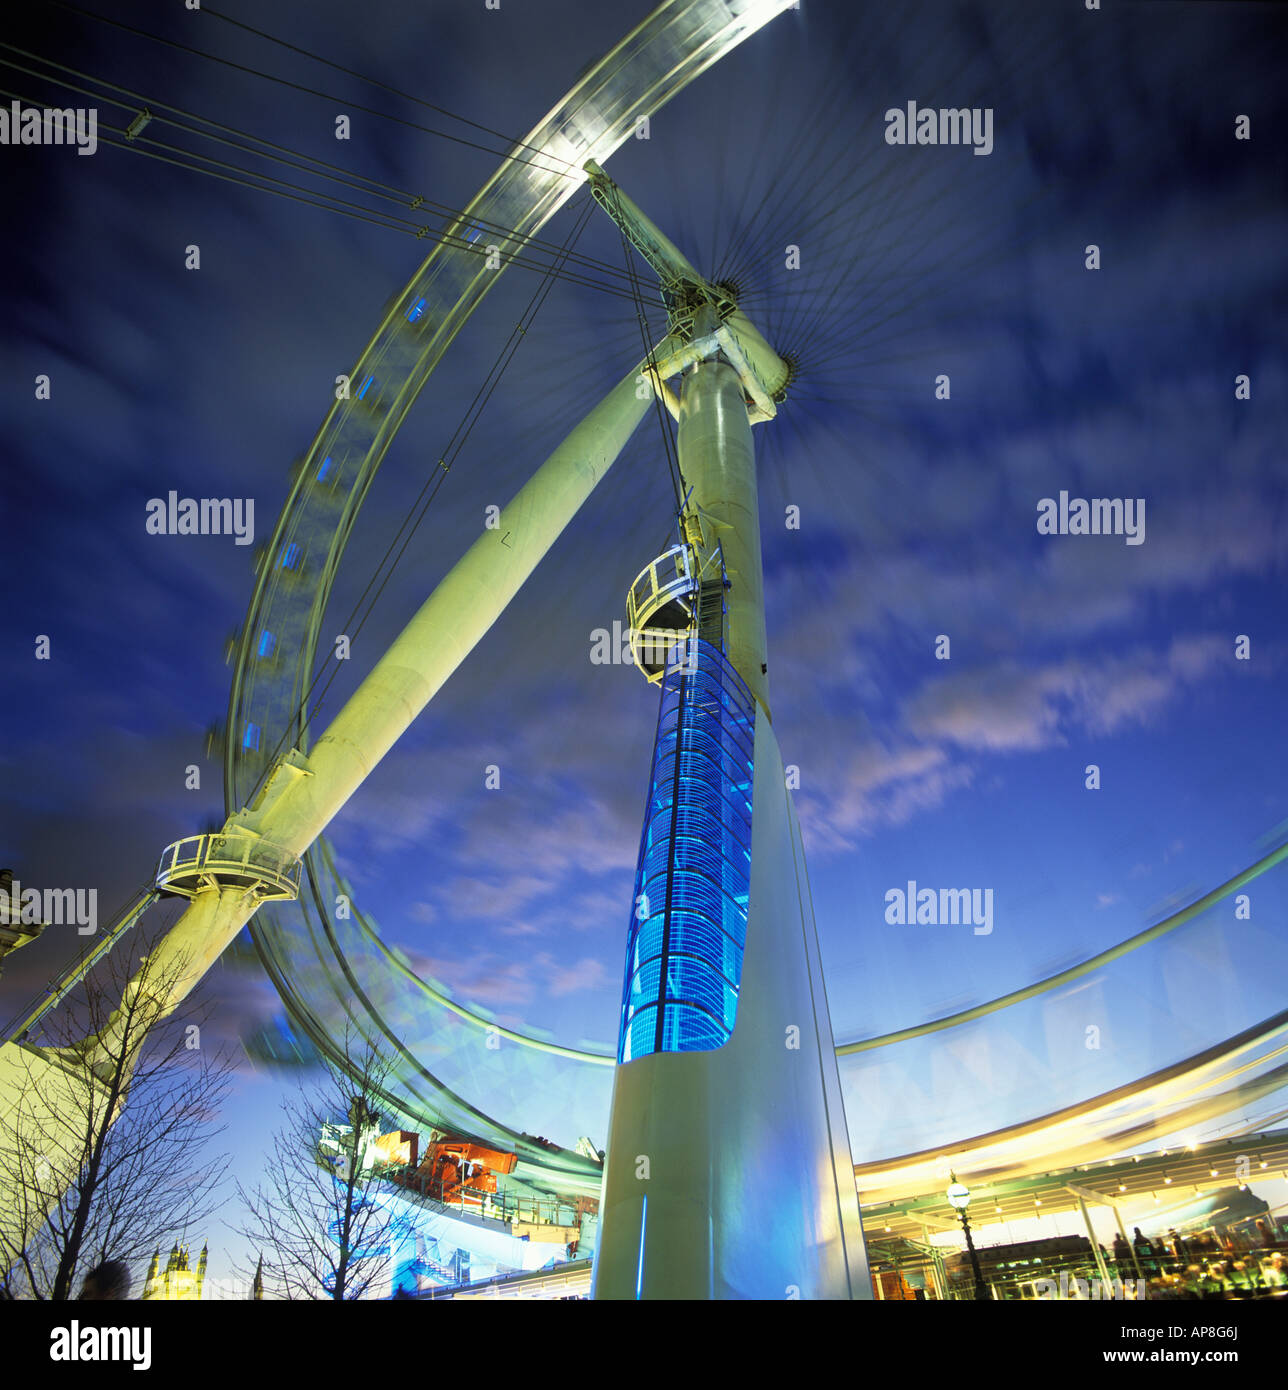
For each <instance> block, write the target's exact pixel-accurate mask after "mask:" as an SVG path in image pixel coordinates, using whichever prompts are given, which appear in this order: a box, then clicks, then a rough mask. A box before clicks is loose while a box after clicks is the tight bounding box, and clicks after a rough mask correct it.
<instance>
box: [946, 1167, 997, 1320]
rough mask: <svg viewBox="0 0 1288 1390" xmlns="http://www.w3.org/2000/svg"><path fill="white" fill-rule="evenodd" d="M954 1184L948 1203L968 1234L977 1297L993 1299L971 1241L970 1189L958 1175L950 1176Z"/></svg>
mask: <svg viewBox="0 0 1288 1390" xmlns="http://www.w3.org/2000/svg"><path fill="white" fill-rule="evenodd" d="M948 1176H949V1177H950V1178H951V1179H952V1182H951V1183H950V1184H949V1187H948V1201H949V1204H950V1205H951V1206H952V1207H953V1208H954V1209H955V1211H956V1212H957V1215H958V1216H960V1217H961V1219H962V1230H963V1231H964V1232H965V1233H966V1249H967V1250H969V1251H970V1263H971V1268H972V1269H973V1270H974V1271H975V1297H976V1298H977V1299H979V1298H991V1297H992V1295H991V1294H990V1293H989V1291H988V1285H987V1284H986V1283H985V1282H984V1275H983V1273H982V1272H981V1270H980V1267H979V1255H978V1254H977V1253H976V1251H975V1242H974V1241H973V1240H972V1239H971V1234H970V1219H969V1218H968V1217H967V1215H966V1208H967V1207H968V1206H969V1205H970V1189H969V1188H968V1187H967V1186H966V1184H965V1183H961V1182H958V1181H957V1174H956V1173H949V1175H948Z"/></svg>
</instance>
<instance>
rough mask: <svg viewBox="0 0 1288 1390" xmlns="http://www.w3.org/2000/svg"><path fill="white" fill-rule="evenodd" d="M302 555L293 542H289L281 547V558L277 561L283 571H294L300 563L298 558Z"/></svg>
mask: <svg viewBox="0 0 1288 1390" xmlns="http://www.w3.org/2000/svg"><path fill="white" fill-rule="evenodd" d="M302 553H303V552H302V551H301V550H300V547H299V546H298V545H297V544H296V543H295V542H294V541H289V542H288V543H287V544H286V545H284V546H283V547H282V558H281V560H280V561H279V564H280V565H281V568H282V569H284V570H293V569H295V568H296V567H297V566H298V565H299V563H300V556H301V554H302Z"/></svg>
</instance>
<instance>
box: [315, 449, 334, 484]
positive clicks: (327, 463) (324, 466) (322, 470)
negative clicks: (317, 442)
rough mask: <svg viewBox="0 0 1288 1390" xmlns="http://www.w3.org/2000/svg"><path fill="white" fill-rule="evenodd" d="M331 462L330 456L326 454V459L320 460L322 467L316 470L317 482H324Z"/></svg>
mask: <svg viewBox="0 0 1288 1390" xmlns="http://www.w3.org/2000/svg"><path fill="white" fill-rule="evenodd" d="M332 462H333V460H332V458H331V455H330V454H328V455H327V456H326V458H324V459H323V460H322V467H321V468H319V469H318V482H320V483H324V482H326V477H327V474H328V473H330V471H331V465H332Z"/></svg>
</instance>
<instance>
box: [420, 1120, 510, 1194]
mask: <svg viewBox="0 0 1288 1390" xmlns="http://www.w3.org/2000/svg"><path fill="white" fill-rule="evenodd" d="M518 1161H519V1160H518V1158H517V1156H516V1155H514V1154H508V1153H502V1152H500V1151H499V1150H497V1149H489V1148H485V1147H484V1146H483V1145H482V1144H475V1143H473V1142H471V1141H470V1140H468V1139H456V1138H453V1137H451V1136H450V1135H445V1136H444V1137H443V1138H442V1139H439V1140H438V1141H437V1142H435V1143H431V1144H429V1145H428V1146H427V1147H426V1150H425V1156H424V1158H423V1159H422V1160H421V1163H420V1166H419V1167H418V1168H417V1170H416V1186H418V1187H420V1188H421V1190H422V1191H423V1192H427V1193H428V1194H429V1195H430V1196H431V1197H437V1198H438V1199H439V1200H440V1201H443V1202H462V1201H463V1202H464V1204H465V1205H466V1206H479V1205H481V1204H482V1201H483V1196H484V1194H485V1193H490V1192H495V1191H496V1190H497V1182H496V1179H497V1174H498V1173H512V1172H514V1168H515V1165H516V1164H517V1163H518Z"/></svg>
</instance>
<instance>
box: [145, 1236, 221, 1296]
mask: <svg viewBox="0 0 1288 1390" xmlns="http://www.w3.org/2000/svg"><path fill="white" fill-rule="evenodd" d="M206 1258H207V1249H206V1246H204V1245H203V1246H202V1247H201V1254H200V1255H199V1256H198V1257H197V1267H196V1269H193V1268H192V1267H191V1265H190V1264H189V1262H188V1247H187V1246H186V1245H182V1246H181V1245H172V1246H171V1247H170V1254H169V1255H168V1257H167V1258H166V1262H165V1268H164V1269H158V1266H159V1265H160V1263H161V1252H160V1250H158V1251H156V1253H155V1254H154V1255H153V1256H152V1263H151V1264H150V1265H149V1266H148V1277H147V1279H146V1280H145V1281H144V1284H143V1292H142V1293H141V1294H140V1295H139V1297H140V1298H143V1299H145V1300H148V1299H162V1300H165V1301H166V1302H171V1303H173V1302H191V1303H198V1302H200V1301H201V1290H202V1286H203V1285H204V1284H205V1282H206Z"/></svg>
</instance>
